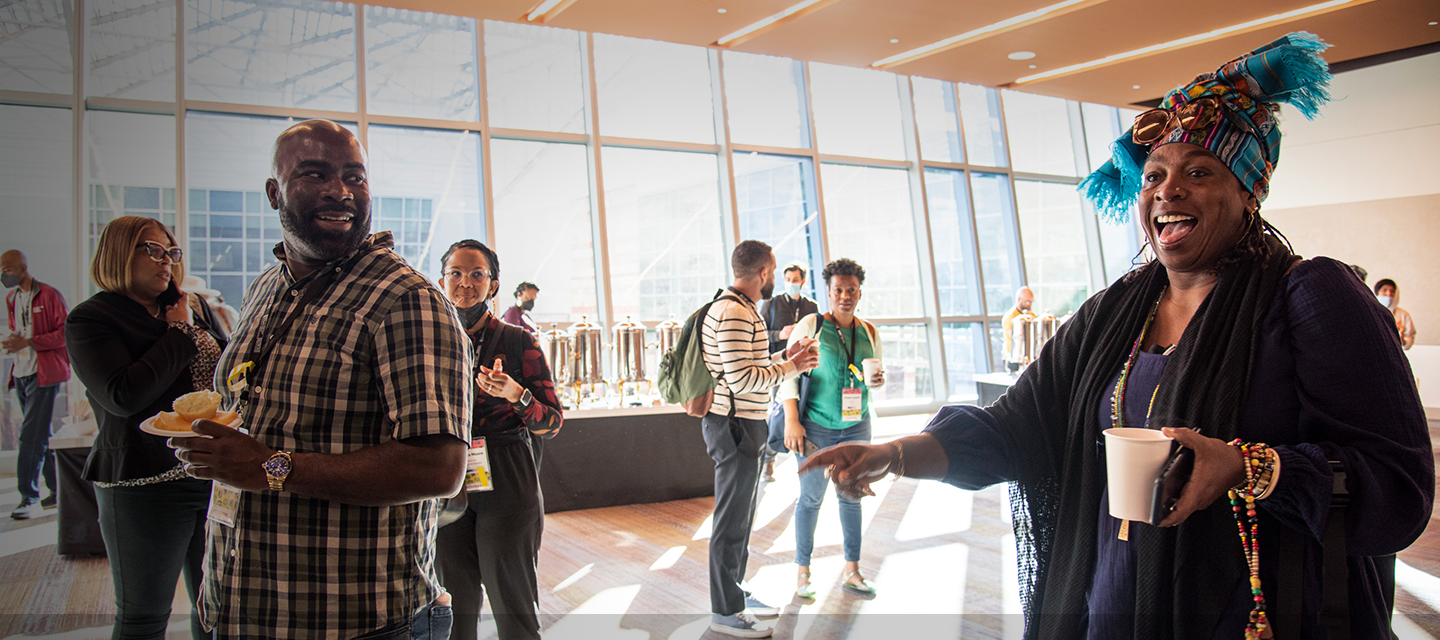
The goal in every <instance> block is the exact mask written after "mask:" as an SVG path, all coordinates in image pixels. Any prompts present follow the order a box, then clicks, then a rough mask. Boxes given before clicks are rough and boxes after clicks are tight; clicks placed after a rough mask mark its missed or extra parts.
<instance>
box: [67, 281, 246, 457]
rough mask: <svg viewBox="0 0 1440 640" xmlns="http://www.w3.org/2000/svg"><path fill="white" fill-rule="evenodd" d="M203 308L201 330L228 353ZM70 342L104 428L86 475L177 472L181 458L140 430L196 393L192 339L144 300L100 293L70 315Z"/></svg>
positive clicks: (77, 372)
mask: <svg viewBox="0 0 1440 640" xmlns="http://www.w3.org/2000/svg"><path fill="white" fill-rule="evenodd" d="M200 309H201V312H200V313H199V314H197V315H196V318H195V324H196V326H199V327H201V328H202V329H205V330H207V331H209V332H210V335H211V336H212V337H214V338H215V341H216V342H217V343H218V344H219V345H220V348H221V349H224V348H225V344H226V342H227V339H226V337H225V334H224V333H223V332H222V331H221V330H219V329H217V328H215V327H218V326H219V325H218V323H216V321H215V314H214V312H213V311H211V310H210V307H209V306H208V305H206V304H205V303H204V301H203V300H202V301H200ZM65 345H66V348H67V349H68V350H69V352H70V363H71V365H72V366H73V367H74V370H75V376H76V377H77V378H79V379H80V382H81V383H83V384H84V385H85V395H86V397H88V398H89V399H90V407H91V408H92V409H93V410H94V412H95V418H96V420H97V421H98V422H99V424H100V433H99V434H98V435H97V436H96V437H95V444H94V445H93V446H91V448H90V456H89V458H87V459H86V460H85V471H84V474H83V475H84V478H85V479H86V480H90V481H92V482H95V481H98V482H120V481H122V480H135V479H139V478H148V477H152V476H157V475H160V474H162V473H165V472H166V471H169V470H170V469H173V468H174V467H175V465H176V464H178V460H176V458H175V452H174V451H173V450H171V449H170V448H169V447H167V446H166V445H165V440H166V439H165V438H162V437H160V436H153V435H150V434H148V433H145V432H143V431H141V430H140V423H141V422H143V421H144V420H145V419H146V418H149V417H150V416H153V415H155V414H157V413H159V412H161V411H169V410H170V404H171V403H172V402H174V400H175V398H177V397H180V396H182V395H184V394H186V393H190V392H191V391H194V390H195V385H194V379H193V377H192V376H191V375H190V362H191V361H192V360H194V359H195V356H196V355H197V354H198V353H199V350H198V349H197V348H196V347H195V342H194V341H193V340H191V339H190V336H188V335H186V334H185V332H183V331H181V330H179V329H176V328H173V327H171V326H170V325H169V323H167V322H165V321H164V320H159V319H156V318H155V317H153V316H151V315H150V313H149V312H148V311H146V309H145V307H143V306H141V305H140V303H138V302H135V301H134V300H131V299H130V298H128V297H126V296H123V295H120V294H117V293H110V292H107V291H101V292H100V293H97V294H95V295H94V296H91V297H90V299H88V300H86V301H84V302H82V303H80V304H79V305H76V307H75V308H74V309H72V310H71V311H70V315H69V317H68V318H66V320H65Z"/></svg>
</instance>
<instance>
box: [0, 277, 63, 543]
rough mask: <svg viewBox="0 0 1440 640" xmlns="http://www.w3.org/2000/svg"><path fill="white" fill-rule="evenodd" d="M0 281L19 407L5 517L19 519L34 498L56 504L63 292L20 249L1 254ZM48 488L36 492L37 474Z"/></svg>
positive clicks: (2, 344)
mask: <svg viewBox="0 0 1440 640" xmlns="http://www.w3.org/2000/svg"><path fill="white" fill-rule="evenodd" d="M0 284H4V285H5V288H6V289H8V290H9V291H6V293H5V311H6V316H7V317H8V318H9V321H10V333H9V334H8V335H7V336H6V337H5V339H4V340H3V341H0V353H3V354H5V356H6V357H9V358H11V359H12V364H11V368H10V376H9V378H10V379H9V384H8V386H9V387H10V388H12V389H14V390H15V395H16V396H18V397H19V400H20V408H21V413H22V415H23V416H24V417H22V418H21V421H20V451H19V453H18V454H17V455H16V473H15V483H16V484H17V485H19V488H20V505H19V506H18V507H16V508H15V510H14V511H11V512H10V517H11V518H14V519H16V520H23V519H25V518H29V517H30V512H31V510H32V509H33V508H34V505H35V504H36V503H37V502H38V503H39V504H40V506H41V507H43V508H45V509H54V508H55V492H56V491H57V490H58V486H59V485H57V484H55V452H54V451H51V450H50V446H49V443H50V417H51V412H52V409H54V407H55V394H56V392H58V391H59V390H60V384H61V383H63V382H65V381H66V380H69V379H70V360H69V358H68V357H67V356H66V355H65V316H66V311H65V309H66V308H65V298H64V296H61V295H60V292H59V291H56V290H55V288H54V287H52V286H50V285H48V284H44V283H42V282H40V281H38V280H36V279H35V278H33V277H31V276H30V269H29V267H28V266H27V265H26V263H25V254H23V253H20V252H19V251H14V250H11V251H6V252H5V253H3V254H0ZM42 471H43V475H44V476H45V486H46V488H47V489H49V490H50V495H49V496H48V497H46V498H43V499H42V498H41V497H40V476H41V475H42Z"/></svg>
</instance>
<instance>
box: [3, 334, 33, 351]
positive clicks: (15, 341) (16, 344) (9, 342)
mask: <svg viewBox="0 0 1440 640" xmlns="http://www.w3.org/2000/svg"><path fill="white" fill-rule="evenodd" d="M28 346H30V340H29V338H22V337H20V334H18V333H12V334H10V337H8V338H6V339H5V340H3V341H0V347H4V348H5V351H6V352H7V353H15V352H16V351H19V350H21V349H24V348H25V347H28Z"/></svg>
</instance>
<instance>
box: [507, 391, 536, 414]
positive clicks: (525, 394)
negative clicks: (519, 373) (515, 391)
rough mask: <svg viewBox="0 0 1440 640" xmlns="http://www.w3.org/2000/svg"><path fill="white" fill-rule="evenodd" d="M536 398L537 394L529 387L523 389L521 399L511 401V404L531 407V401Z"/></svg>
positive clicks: (525, 407)
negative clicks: (531, 391)
mask: <svg viewBox="0 0 1440 640" xmlns="http://www.w3.org/2000/svg"><path fill="white" fill-rule="evenodd" d="M534 399H535V395H534V394H532V393H530V390H529V389H522V390H521V391H520V399H519V400H516V401H515V402H513V403H511V404H514V405H515V406H517V407H520V408H521V409H529V408H530V402H531V401H533V400H534Z"/></svg>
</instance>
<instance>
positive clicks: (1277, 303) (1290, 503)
mask: <svg viewBox="0 0 1440 640" xmlns="http://www.w3.org/2000/svg"><path fill="white" fill-rule="evenodd" d="M1052 344H1053V343H1052ZM1065 347H1066V345H1058V346H1055V347H1054V348H1065ZM1050 348H1052V347H1051V346H1047V347H1046V349H1047V350H1048V349H1050ZM1041 358H1044V354H1043V353H1042V354H1041ZM1167 359H1168V358H1167V357H1166V356H1163V355H1157V354H1143V353H1142V354H1140V356H1139V358H1138V361H1137V364H1136V368H1135V371H1134V373H1133V374H1132V378H1131V382H1130V388H1129V389H1128V390H1127V391H1126V396H1127V397H1129V398H1132V399H1137V398H1143V399H1148V398H1149V397H1150V395H1151V391H1152V390H1153V389H1154V388H1155V386H1156V384H1157V383H1158V382H1159V380H1160V375H1161V373H1162V372H1163V371H1164V368H1165V365H1166V361H1167ZM1254 362H1255V364H1254V369H1253V371H1252V374H1251V384H1250V390H1249V396H1248V400H1247V402H1246V405H1245V408H1244V411H1243V413H1242V417H1241V423H1240V427H1239V433H1240V437H1241V438H1242V439H1244V440H1247V441H1251V442H1265V443H1268V444H1269V445H1271V446H1272V447H1273V448H1274V449H1275V450H1276V451H1277V452H1278V453H1279V456H1280V461H1281V472H1280V477H1279V479H1278V481H1277V485H1276V487H1275V490H1274V492H1273V493H1272V494H1271V496H1270V497H1269V498H1268V499H1266V500H1265V501H1263V502H1261V503H1259V505H1260V513H1261V523H1260V541H1261V560H1260V564H1261V580H1262V583H1263V584H1264V585H1269V588H1267V591H1266V594H1267V598H1268V599H1269V600H1270V601H1271V602H1274V601H1275V600H1274V595H1273V591H1272V589H1273V585H1274V584H1275V580H1276V575H1277V571H1276V564H1277V552H1276V545H1275V544H1274V541H1275V540H1277V539H1278V538H1279V535H1278V526H1277V525H1279V524H1281V523H1283V524H1284V525H1285V526H1288V527H1289V528H1291V529H1293V530H1295V531H1298V532H1302V533H1303V534H1304V536H1305V539H1306V544H1307V549H1306V551H1305V554H1304V557H1305V559H1306V566H1305V568H1304V584H1305V593H1304V595H1303V607H1304V627H1305V628H1304V629H1303V630H1302V631H1303V633H1302V635H1303V636H1304V637H1318V636H1319V635H1320V634H1321V633H1323V631H1322V629H1320V628H1318V626H1317V625H1318V611H1319V606H1320V604H1321V601H1322V600H1321V580H1320V579H1319V576H1320V573H1321V572H1320V558H1321V555H1320V551H1321V547H1320V543H1319V541H1320V539H1321V538H1322V536H1323V532H1324V527H1325V519H1326V515H1327V511H1328V507H1329V501H1330V493H1331V484H1332V480H1333V477H1332V474H1331V472H1330V467H1329V464H1328V462H1327V460H1340V461H1342V462H1343V463H1344V464H1345V469H1346V474H1347V489H1348V491H1349V492H1350V494H1351V502H1350V506H1349V508H1348V509H1347V514H1346V538H1347V546H1348V550H1349V555H1350V557H1349V559H1348V560H1349V573H1350V581H1349V595H1350V598H1349V604H1350V614H1351V627H1352V635H1353V637H1355V638H1366V639H1372V638H1373V639H1375V640H1381V639H1387V638H1389V631H1388V630H1389V618H1388V608H1387V606H1386V604H1385V601H1384V597H1383V595H1382V592H1381V585H1380V581H1379V578H1378V575H1377V574H1376V570H1375V565H1374V562H1373V560H1372V556H1385V555H1389V554H1393V553H1396V552H1398V551H1400V550H1402V549H1404V548H1405V547H1407V546H1409V545H1410V543H1412V542H1414V541H1415V540H1416V539H1417V538H1418V537H1419V535H1420V534H1421V533H1422V532H1423V531H1424V529H1425V527H1426V525H1427V524H1428V522H1429V516H1430V510H1431V506H1432V502H1433V499H1434V484H1433V482H1434V480H1433V479H1434V458H1433V456H1432V454H1431V450H1430V440H1429V431H1428V427H1427V425H1426V421H1425V416H1424V410H1423V408H1422V407H1421V405H1420V401H1419V395H1418V393H1417V391H1416V389H1415V386H1414V377H1413V374H1412V373H1411V371H1410V367H1409V361H1408V360H1407V359H1406V358H1405V356H1404V354H1403V353H1402V351H1401V349H1400V344H1399V340H1398V338H1397V337H1396V335H1395V330H1394V325H1393V322H1392V321H1391V319H1390V317H1389V315H1388V313H1387V312H1386V310H1385V309H1384V308H1382V307H1381V306H1380V305H1379V304H1378V303H1377V302H1376V301H1375V298H1374V296H1372V295H1370V293H1369V292H1368V291H1367V290H1366V289H1365V288H1364V285H1363V284H1362V283H1361V282H1360V281H1359V280H1357V279H1356V278H1355V277H1354V276H1353V275H1352V274H1351V272H1350V271H1349V268H1348V267H1346V266H1345V265H1344V264H1341V263H1339V262H1336V261H1334V260H1330V259H1328V258H1316V259H1311V260H1307V261H1305V262H1302V263H1300V264H1299V265H1298V266H1296V267H1295V269H1294V270H1293V271H1292V272H1291V273H1290V275H1289V276H1288V279H1287V281H1286V282H1285V283H1284V284H1283V285H1282V289H1281V291H1279V292H1277V294H1276V296H1275V299H1274V301H1273V302H1272V304H1271V308H1270V310H1269V311H1268V312H1267V315H1266V319H1265V321H1264V327H1263V332H1262V334H1261V335H1260V337H1259V342H1258V344H1257V349H1256V354H1255V360H1254ZM1119 373H1120V372H1119V370H1118V369H1117V370H1116V372H1115V374H1116V377H1117V378H1118V376H1119ZM1022 381H1023V379H1022ZM1019 384H1020V383H1019V382H1017V386H1018V385H1019ZM1026 393H1045V394H1054V400H1055V401H1054V402H1053V403H1052V404H1053V406H1055V407H1057V409H1056V410H1057V411H1064V410H1065V409H1064V407H1067V406H1069V388H1068V387H1065V388H1050V389H1043V390H1041V389H1032V390H1028V391H1026ZM1005 402H1006V399H1005V398H1003V397H1002V398H1001V399H1000V400H999V401H997V404H1002V403H1005ZM1111 404H1112V402H1111V400H1110V399H1109V398H1106V399H1105V400H1104V401H1103V402H1102V406H1101V419H1102V424H1108V423H1109V422H1110V415H1111V414H1110V407H1111ZM1146 404H1147V403H1146V402H1144V401H1143V400H1132V401H1130V402H1127V403H1126V406H1125V422H1126V426H1142V425H1144V423H1145V413H1146ZM1067 422H1068V421H1067ZM1150 426H1151V427H1153V428H1159V427H1161V426H1164V425H1156V424H1152V425H1150ZM1038 428H1039V427H1038V426H1036V425H1025V424H1002V423H1001V421H1000V420H999V419H998V418H997V417H996V414H995V413H994V412H990V411H987V410H984V409H978V408H976V407H946V408H945V409H944V410H942V411H941V412H940V414H938V415H937V416H936V417H935V419H934V420H933V421H932V422H931V423H930V426H928V427H927V428H926V432H928V433H930V434H932V435H933V436H934V437H935V438H936V439H937V440H939V442H940V443H941V445H942V447H943V448H944V449H945V452H946V454H947V456H948V458H949V463H950V466H949V471H948V474H947V476H946V479H945V481H946V482H948V483H950V484H954V485H956V486H959V487H961V488H966V489H976V488H980V487H984V486H988V485H991V484H995V483H997V482H1005V481H1009V480H1013V479H1015V478H1014V473H1013V471H1012V467H1011V465H1010V463H1009V461H1008V460H1007V459H1006V458H1005V456H1004V455H996V454H997V452H1003V451H1004V450H1005V446H1004V444H1002V437H1001V433H1002V432H1009V433H1010V435H1009V439H1013V438H1015V437H1016V436H1015V435H1014V434H1015V432H1017V431H1019V432H1020V434H1021V435H1020V436H1019V437H1020V438H1022V439H1023V438H1026V437H1032V436H1030V435H1029V434H1028V433H1026V431H1027V430H1035V429H1038ZM1033 437H1037V438H1038V437H1041V436H1040V435H1039V434H1035V435H1034V436H1033ZM1101 472H1102V473H1103V469H1102V471H1101ZM1082 508H1084V507H1082ZM1090 508H1095V509H1098V510H1099V511H1100V514H1101V516H1102V517H1101V518H1100V522H1099V526H1098V530H1097V531H1095V532H1094V535H1095V536H1096V537H1095V545H1096V547H1095V548H1096V552H1097V556H1096V563H1095V570H1094V573H1093V575H1092V582H1091V590H1090V593H1089V597H1088V603H1087V607H1088V611H1087V612H1085V613H1088V614H1089V625H1088V630H1087V637H1088V638H1091V639H1106V640H1109V639H1117V640H1118V639H1121V638H1123V639H1126V640H1128V639H1129V638H1131V637H1132V630H1133V626H1132V623H1133V614H1134V610H1135V600H1134V597H1135V596H1134V593H1135V556H1134V551H1133V549H1132V548H1131V546H1130V545H1129V544H1128V543H1126V542H1125V541H1121V540H1119V538H1118V531H1119V526H1120V521H1119V520H1116V519H1115V518H1113V517H1110V515H1109V512H1108V506H1107V504H1106V503H1105V500H1104V498H1103V497H1102V499H1101V500H1100V501H1099V504H1096V505H1094V506H1093V507H1090ZM1131 526H1132V527H1137V526H1141V527H1143V526H1149V525H1148V524H1143V523H1131ZM1181 526H1184V525H1183V524H1182V525H1181ZM1214 548H1215V551H1214V552H1215V553H1234V554H1239V553H1240V552H1241V551H1240V544H1239V540H1238V538H1237V537H1236V536H1234V535H1230V536H1226V538H1225V539H1224V540H1216V542H1215V547H1214ZM1037 588H1043V585H1040V586H1037ZM1252 604H1253V603H1252V602H1251V601H1250V593H1249V585H1248V584H1245V583H1242V584H1239V585H1237V588H1236V592H1235V594H1234V597H1233V598H1232V599H1231V602H1230V605H1229V607H1228V608H1227V609H1226V611H1225V612H1224V613H1223V615H1222V616H1221V618H1220V622H1219V624H1218V625H1217V627H1216V629H1215V630H1214V633H1213V637H1215V638H1217V639H1219V638H1224V639H1227V640H1233V639H1234V638H1240V637H1243V629H1244V626H1245V621H1246V619H1247V617H1248V615H1249V611H1250V608H1251V606H1252ZM1282 631H1283V630H1282Z"/></svg>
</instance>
